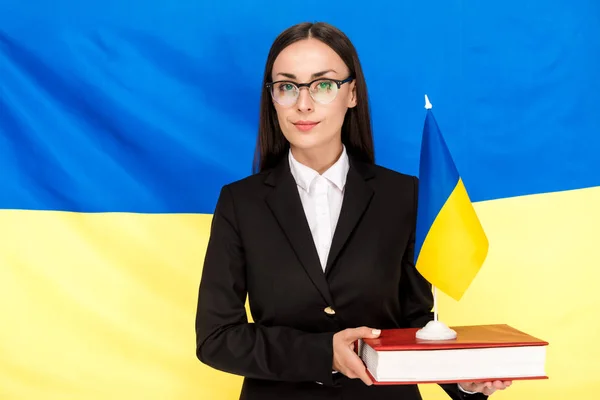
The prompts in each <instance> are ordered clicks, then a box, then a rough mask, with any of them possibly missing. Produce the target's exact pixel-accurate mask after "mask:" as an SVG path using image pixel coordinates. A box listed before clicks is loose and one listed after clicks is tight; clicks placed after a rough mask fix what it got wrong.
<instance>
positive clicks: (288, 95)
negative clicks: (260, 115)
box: [271, 82, 298, 106]
mask: <svg viewBox="0 0 600 400" xmlns="http://www.w3.org/2000/svg"><path fill="white" fill-rule="evenodd" d="M271 94H272V95H273V100H275V101H276V102H277V103H279V104H281V105H282V106H291V105H292V104H294V103H295V102H296V99H297V98H298V87H297V86H296V85H294V84H293V83H292V82H277V83H275V84H274V85H273V86H272V87H271Z"/></svg>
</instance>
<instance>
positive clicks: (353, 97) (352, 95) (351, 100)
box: [348, 81, 357, 108]
mask: <svg viewBox="0 0 600 400" xmlns="http://www.w3.org/2000/svg"><path fill="white" fill-rule="evenodd" d="M356 103H357V99H356V81H352V82H350V97H348V108H352V107H356Z"/></svg>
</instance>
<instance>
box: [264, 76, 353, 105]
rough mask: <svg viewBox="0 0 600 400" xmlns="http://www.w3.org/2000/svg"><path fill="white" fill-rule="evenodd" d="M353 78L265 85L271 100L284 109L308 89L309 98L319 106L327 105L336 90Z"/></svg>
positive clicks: (334, 95) (332, 98) (282, 82)
mask: <svg viewBox="0 0 600 400" xmlns="http://www.w3.org/2000/svg"><path fill="white" fill-rule="evenodd" d="M353 80H354V78H353V77H352V76H349V77H348V78H346V79H344V80H338V79H331V78H319V79H315V80H314V81H312V82H309V83H296V82H292V81H276V82H269V83H267V85H266V86H267V88H268V89H269V91H270V92H271V96H272V97H273V100H274V101H275V102H277V104H280V105H282V106H285V107H289V106H292V105H294V104H296V101H297V100H298V96H300V89H301V88H303V87H307V88H308V92H309V93H310V97H312V99H313V100H314V101H315V102H317V103H320V104H328V103H331V102H332V101H333V100H335V97H336V96H337V93H338V90H339V89H340V88H341V87H342V85H343V84H344V83H347V82H352V81H353Z"/></svg>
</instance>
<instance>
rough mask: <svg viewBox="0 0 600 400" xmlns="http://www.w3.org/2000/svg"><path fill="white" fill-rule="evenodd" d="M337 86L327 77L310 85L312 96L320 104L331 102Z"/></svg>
mask: <svg viewBox="0 0 600 400" xmlns="http://www.w3.org/2000/svg"><path fill="white" fill-rule="evenodd" d="M337 91H338V86H337V84H336V83H335V82H334V81H330V80H328V79H322V80H318V81H316V82H313V84H312V85H311V86H310V93H311V95H312V98H313V99H314V100H315V101H316V102H318V103H321V104H327V103H331V102H332V101H333V100H334V99H335V96H336V95H337Z"/></svg>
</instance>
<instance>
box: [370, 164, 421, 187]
mask: <svg viewBox="0 0 600 400" xmlns="http://www.w3.org/2000/svg"><path fill="white" fill-rule="evenodd" d="M373 168H374V169H375V176H376V177H377V178H378V179H380V180H382V181H383V183H386V184H393V185H400V186H402V187H406V186H416V185H418V183H419V178H417V177H416V176H414V175H409V174H405V173H403V172H399V171H396V170H393V169H390V168H386V167H383V166H381V165H377V164H376V165H374V166H373Z"/></svg>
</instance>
